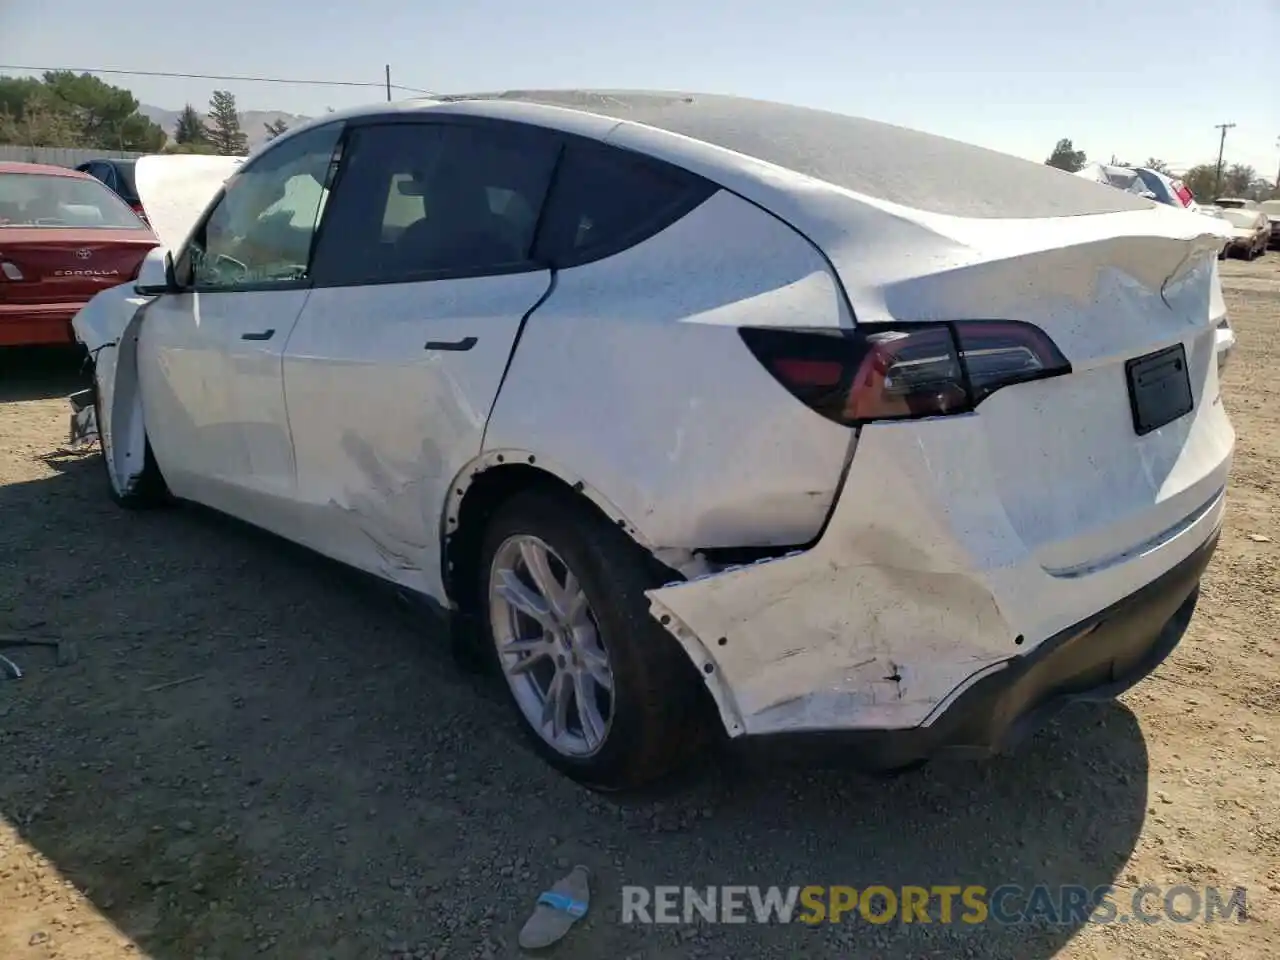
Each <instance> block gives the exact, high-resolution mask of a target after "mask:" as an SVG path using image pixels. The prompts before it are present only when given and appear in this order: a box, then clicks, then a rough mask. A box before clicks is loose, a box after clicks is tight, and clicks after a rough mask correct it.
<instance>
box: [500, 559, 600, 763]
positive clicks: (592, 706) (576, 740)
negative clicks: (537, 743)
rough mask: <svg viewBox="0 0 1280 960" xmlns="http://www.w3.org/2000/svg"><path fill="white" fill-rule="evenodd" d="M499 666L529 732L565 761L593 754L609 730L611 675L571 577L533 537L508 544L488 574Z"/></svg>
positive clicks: (589, 612)
mask: <svg viewBox="0 0 1280 960" xmlns="http://www.w3.org/2000/svg"><path fill="white" fill-rule="evenodd" d="M489 623H490V625H491V627H492V632H493V642H494V644H495V646H496V647H497V652H498V661H499V663H500V664H501V666H502V672H503V674H504V675H505V676H506V678H507V683H508V685H509V686H510V687H511V693H512V695H513V696H514V697H515V700H516V705H517V706H519V708H520V712H521V713H522V714H524V717H525V719H526V720H527V721H528V723H529V725H530V726H531V727H532V728H533V729H534V730H536V731H537V732H538V735H539V736H540V737H542V739H543V740H545V741H546V742H547V744H548V745H549V746H550V747H551V748H552V749H553V750H555V751H557V752H558V753H560V754H563V755H564V756H567V757H590V756H592V755H594V754H595V753H597V752H598V751H599V750H600V748H601V747H602V746H604V742H605V740H606V738H607V737H608V735H609V730H610V727H611V726H612V723H613V713H614V695H613V668H612V664H611V663H610V660H609V653H608V651H607V650H606V649H605V646H604V643H603V642H602V641H601V638H600V626H599V624H598V623H597V621H596V617H595V614H594V613H593V611H592V609H591V604H590V602H589V601H588V600H587V595H586V593H585V592H584V591H583V589H582V585H581V583H580V582H579V581H578V578H577V576H576V575H575V574H574V573H573V571H572V570H570V569H569V566H568V564H566V563H565V562H564V560H563V559H561V557H560V556H559V554H557V553H556V552H555V551H554V550H553V549H551V547H550V546H548V544H547V543H546V542H545V541H543V540H540V539H539V538H538V537H535V536H531V535H529V534H519V535H516V536H512V537H508V538H507V539H506V540H505V541H503V543H502V545H501V546H500V547H499V548H498V550H497V552H496V553H495V554H494V557H493V563H492V564H491V565H490V568H489Z"/></svg>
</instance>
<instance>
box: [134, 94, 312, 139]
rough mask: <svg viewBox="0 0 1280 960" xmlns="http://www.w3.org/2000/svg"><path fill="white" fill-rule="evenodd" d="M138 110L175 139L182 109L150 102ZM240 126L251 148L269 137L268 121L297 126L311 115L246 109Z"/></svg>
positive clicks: (241, 114)
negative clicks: (157, 105) (155, 105)
mask: <svg viewBox="0 0 1280 960" xmlns="http://www.w3.org/2000/svg"><path fill="white" fill-rule="evenodd" d="M138 112H139V113H141V114H142V115H143V116H145V117H146V118H147V119H149V120H150V121H151V122H152V123H156V124H159V125H160V126H161V127H162V128H164V132H165V133H167V134H168V135H169V138H170V139H173V129H174V127H175V126H177V124H178V117H179V116H181V114H182V111H181V110H166V109H165V108H164V107H154V106H152V105H151V104H149V103H143V104H139V106H138ZM239 116H240V128H241V129H242V130H244V133H245V136H246V137H248V138H249V149H251V150H252V149H253V148H254V147H256V146H258V144H260V143H262V142H263V141H265V140H266V139H267V127H266V125H267V124H268V123H276V122H277V121H281V120H283V121H284V122H285V124H287V125H288V126H290V127H296V126H297V125H298V124H300V123H302V122H304V121H306V120H310V119H311V118H310V117H304V116H300V115H299V114H296V113H285V112H283V111H281V110H245V111H243V112H241V113H240V115H239ZM200 119H201V120H205V121H207V120H208V119H209V118H208V116H207V115H206V114H204V113H201V114H200Z"/></svg>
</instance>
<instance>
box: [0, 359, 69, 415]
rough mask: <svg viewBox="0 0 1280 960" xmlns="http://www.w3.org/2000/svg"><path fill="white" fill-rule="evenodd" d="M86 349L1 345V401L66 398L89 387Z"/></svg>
mask: <svg viewBox="0 0 1280 960" xmlns="http://www.w3.org/2000/svg"><path fill="white" fill-rule="evenodd" d="M84 360H85V354H84V348H82V347H80V346H78V345H76V346H65V347H64V346H51V347H0V403H10V402H13V401H17V400H49V399H52V398H54V397H65V396H69V395H70V394H72V393H75V392H76V391H77V390H82V389H84V388H85V387H87V386H89V378H88V376H87V375H86V374H85V373H84V372H83V366H84Z"/></svg>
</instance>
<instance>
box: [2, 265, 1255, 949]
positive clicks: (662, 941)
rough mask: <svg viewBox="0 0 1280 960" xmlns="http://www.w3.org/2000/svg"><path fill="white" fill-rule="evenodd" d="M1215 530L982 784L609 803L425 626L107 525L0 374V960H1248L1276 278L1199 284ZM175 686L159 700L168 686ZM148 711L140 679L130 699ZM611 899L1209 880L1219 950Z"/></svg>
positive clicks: (213, 542)
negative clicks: (1225, 917)
mask: <svg viewBox="0 0 1280 960" xmlns="http://www.w3.org/2000/svg"><path fill="white" fill-rule="evenodd" d="M1224 273H1226V274H1227V275H1228V277H1229V280H1228V300H1229V302H1230V306H1231V310H1232V319H1233V322H1234V323H1235V325H1236V329H1237V332H1238V335H1239V337H1240V339H1241V346H1240V349H1239V351H1238V353H1237V356H1236V358H1235V359H1234V361H1233V366H1232V368H1231V369H1230V371H1229V376H1228V378H1227V381H1228V388H1227V398H1228V406H1229V408H1230V410H1231V413H1232V415H1233V418H1234V421H1235V425H1236V430H1237V432H1238V435H1239V445H1238V459H1237V462H1236V467H1235V473H1234V480H1233V487H1232V497H1233V500H1232V505H1231V508H1230V512H1229V517H1228V521H1227V527H1226V531H1225V534H1224V536H1223V539H1222V544H1221V548H1220V549H1219V551H1218V554H1217V557H1216V559H1215V560H1214V562H1213V565H1212V567H1211V568H1210V571H1209V573H1208V577H1207V581H1206V583H1205V588H1204V594H1203V599H1202V602H1201V606H1200V608H1199V612H1198V614H1197V616H1196V618H1195V621H1194V623H1193V625H1192V628H1191V631H1190V633H1189V635H1188V636H1187V638H1186V640H1185V641H1184V643H1183V644H1182V646H1181V647H1180V648H1179V650H1178V651H1177V652H1176V654H1175V655H1174V657H1173V658H1172V660H1171V661H1170V662H1169V663H1167V664H1166V665H1165V666H1164V667H1163V668H1162V669H1161V670H1159V671H1158V673H1157V674H1155V675H1154V676H1153V677H1152V678H1150V679H1149V680H1147V681H1146V682H1144V683H1143V684H1141V685H1140V686H1139V687H1138V688H1136V689H1135V690H1134V691H1133V692H1131V693H1130V694H1129V695H1127V696H1126V697H1125V698H1124V700H1123V702H1122V703H1120V704H1115V705H1109V706H1102V707H1088V708H1086V707H1079V708H1074V709H1073V710H1072V711H1070V712H1069V713H1067V714H1066V715H1064V716H1063V718H1062V719H1061V720H1060V721H1059V722H1058V723H1056V724H1055V725H1054V726H1053V727H1051V728H1050V729H1049V730H1047V731H1045V732H1044V733H1042V734H1041V735H1039V736H1038V737H1037V738H1036V739H1035V740H1034V741H1032V742H1031V743H1030V744H1028V745H1026V746H1025V747H1024V748H1023V749H1022V750H1021V752H1019V753H1018V754H1017V755H1016V756H1014V757H1012V758H1008V759H1001V760H998V761H995V762H992V763H989V764H974V765H970V764H962V763H947V764H937V765H934V766H931V767H927V768H925V769H923V770H920V771H917V772H915V773H913V774H910V775H907V776H903V777H899V778H896V779H892V780H888V781H885V780H874V779H867V778H863V777H860V776H857V775H854V774H853V773H850V772H849V771H847V770H845V769H841V768H839V767H838V766H827V767H823V768H822V769H813V768H808V767H802V766H797V765H791V766H786V767H781V766H776V767H769V768H761V767H760V765H759V764H744V763H742V762H740V761H735V760H731V759H728V758H719V759H715V760H714V761H713V762H712V763H710V764H709V765H708V769H706V770H705V771H704V772H703V773H702V774H701V775H700V776H699V777H697V779H696V780H695V781H694V782H692V783H686V784H683V785H681V786H680V787H679V789H678V790H674V791H668V792H667V793H665V794H664V795H663V796H661V797H650V798H644V799H640V800H635V801H632V802H628V803H626V804H615V803H613V802H611V801H605V800H601V799H599V798H595V797H593V796H592V795H590V794H588V793H586V792H585V791H583V790H581V789H579V788H577V787H576V786H574V785H573V784H571V783H569V782H568V781H566V780H563V779H561V778H559V777H557V776H555V775H553V774H552V773H551V772H550V771H549V770H548V769H547V768H546V767H544V766H543V765H542V764H541V763H540V762H539V761H538V760H536V759H535V758H534V757H533V756H532V755H531V754H530V753H529V752H528V751H527V750H526V749H525V748H524V747H523V746H522V745H521V744H520V742H519V740H518V739H517V737H516V736H515V731H514V730H513V727H512V721H511V720H510V719H509V718H508V714H507V713H506V711H505V709H504V707H503V705H502V704H501V703H500V702H499V701H498V700H497V699H496V697H495V695H494V694H493V692H492V689H491V688H485V687H484V686H483V685H482V684H480V683H479V682H478V681H476V680H475V679H473V678H472V677H469V676H467V675H464V674H462V673H460V672H459V671H458V670H457V669H456V668H455V667H454V666H453V665H452V662H451V660H450V658H449V657H448V655H447V653H446V651H445V649H444V647H443V645H442V644H441V643H440V642H438V639H439V638H438V636H436V631H434V629H433V628H432V627H431V626H430V625H429V624H427V623H425V622H418V621H416V620H415V619H413V618H412V617H410V616H408V615H406V614H405V613H404V612H402V611H399V610H396V609H394V608H393V606H392V605H389V604H388V603H387V602H386V601H385V600H384V599H383V598H382V596H381V595H380V594H375V593H373V592H371V591H369V590H368V589H367V588H366V587H365V586H364V585H363V584H362V583H360V582H359V581H357V580H356V579H355V578H354V577H352V576H351V575H348V574H346V573H345V572H343V571H341V570H337V569H335V568H334V567H332V566H331V565H329V564H326V563H324V562H322V561H319V560H317V559H315V558H313V557H310V556H308V555H306V554H304V553H302V552H301V551H298V550H296V549H293V548H290V547H288V546H287V545H284V544H282V543H280V542H278V541H275V540H273V539H271V538H268V537H266V536H264V535H261V534H257V533H255V532H253V531H250V530H246V529H245V528H243V527H242V526H239V525H236V524H233V523H230V522H228V521H224V520H219V519H218V518H216V517H210V516H208V515H206V514H204V513H202V512H200V511H197V510H194V509H177V510H169V511H160V512H155V513H150V514H144V515H129V514H126V513H124V512H122V511H120V510H118V509H116V508H115V507H114V506H112V504H111V503H110V502H109V501H108V500H107V498H106V495H105V493H104V491H103V477H102V470H101V464H100V462H99V458H98V456H97V455H96V454H88V455H64V454H60V453H59V452H58V451H59V447H60V444H61V442H62V441H63V439H64V437H65V431H66V405H65V400H64V399H63V398H64V397H65V395H66V393H68V392H69V391H70V390H71V389H72V388H73V387H74V386H75V382H76V380H75V374H74V364H68V363H67V361H66V360H65V359H61V360H60V359H59V358H56V357H54V358H52V359H51V358H49V357H43V356H32V355H30V354H22V355H17V354H11V355H9V356H6V357H0V364H2V365H3V367H0V632H4V631H6V630H7V631H17V632H23V633H28V634H46V635H51V636H57V637H62V638H66V639H71V640H74V641H75V642H76V643H77V644H78V647H79V658H78V659H77V660H76V662H74V663H73V664H71V665H67V666H62V667H59V666H56V665H55V662H54V657H53V655H52V653H51V652H50V651H48V650H42V649H36V648H29V649H17V650H12V651H9V652H10V653H11V655H12V656H13V658H14V659H15V660H16V661H18V662H19V663H20V664H21V665H22V666H23V667H24V668H25V670H26V671H27V676H26V677H25V679H23V680H21V681H7V682H6V681H0V957H3V958H5V960H22V958H28V957H30V958H45V957H66V958H86V960H89V958H91V960H107V958H117V957H139V956H147V957H152V958H155V960H192V958H200V957H205V958H213V957H218V958H243V957H250V956H264V957H281V958H286V960H318V958H334V960H345V958H365V957H370V958H382V957H435V958H443V957H448V958H461V957H511V956H516V955H517V950H516V948H515V935H516V932H517V931H518V929H519V927H520V924H521V923H522V922H523V919H524V917H525V916H526V915H527V911H528V910H529V909H530V907H531V904H532V902H533V900H534V898H535V897H536V896H537V893H538V892H539V891H540V890H542V889H544V888H545V886H546V885H548V884H549V883H550V882H552V881H553V880H554V879H555V878H557V877H558V876H560V875H561V874H563V873H564V872H565V869H564V868H566V867H567V866H569V865H570V864H571V863H576V862H582V863H586V864H588V865H589V866H590V867H591V868H592V869H593V870H594V872H595V886H594V890H595V898H594V900H593V905H592V910H591V914H590V916H589V918H588V919H587V920H585V921H583V922H582V923H580V924H579V926H578V928H577V929H575V930H574V931H573V932H572V933H571V934H570V936H569V937H568V938H567V939H566V940H565V941H564V942H562V943H561V944H560V945H559V946H558V947H557V948H555V949H554V950H553V951H551V953H552V955H553V956H556V957H563V958H576V960H588V958H589V960H602V958H616V960H623V958H627V957H635V958H640V957H644V958H656V957H679V958H686V957H687V958H696V957H707V958H713V960H722V958H751V957H794V956H802V955H803V956H813V957H820V956H830V957H845V956H854V955H856V956H858V957H860V958H861V957H880V956H883V957H890V956H893V957H946V958H953V957H959V956H975V957H991V958H1000V957H1010V958H1013V957H1017V958H1040V957H1045V958H1047V957H1052V956H1060V957H1066V958H1093V957H1143V958H1155V957H1161V958H1165V957H1167V958H1178V960H1183V958H1194V957H1203V958H1218V957H1231V958H1233V960H1252V958H1258V960H1261V958H1273V957H1276V956H1280V766H1278V765H1277V763H1278V761H1280V659H1277V651H1280V643H1278V642H1277V640H1278V638H1280V590H1277V587H1278V586H1280V561H1278V558H1280V522H1278V521H1277V512H1276V505H1277V495H1278V493H1280V482H1278V481H1277V479H1276V472H1277V467H1278V466H1280V388H1278V387H1277V382H1278V380H1277V371H1280V254H1275V253H1272V254H1271V255H1269V256H1268V257H1267V258H1266V259H1264V260H1263V261H1260V262H1258V263H1255V264H1243V263H1228V264H1226V265H1225V267H1224ZM181 680H186V681H187V682H185V683H181V684H178V685H172V684H173V682H174V681H181ZM165 684H170V685H168V686H164V685H165ZM626 883H635V884H647V885H653V884H663V883H670V884H693V885H705V884H717V883H738V884H760V885H770V884H779V885H789V884H793V883H795V884H805V883H818V884H837V883H838V884H852V885H855V886H859V887H862V886H866V885H869V884H873V883H880V884H886V885H889V886H900V885H903V884H922V885H931V884H943V883H955V884H982V885H985V886H987V887H989V888H993V887H996V886H998V885H1000V884H1002V883H1015V884H1020V885H1023V886H1030V885H1032V884H1034V883H1046V884H1051V885H1057V884H1083V885H1085V886H1088V887H1094V886H1097V885H1100V884H1107V883H1114V884H1115V885H1116V886H1117V887H1119V888H1121V891H1120V894H1119V900H1120V903H1121V905H1122V906H1123V905H1125V903H1126V901H1124V899H1123V898H1124V897H1125V896H1126V895H1128V893H1131V891H1132V890H1133V889H1135V888H1137V887H1140V886H1142V885H1144V884H1159V885H1163V886H1170V885H1174V884H1192V885H1200V886H1204V885H1211V886H1214V885H1216V886H1220V887H1224V888H1228V887H1234V886H1236V885H1242V886H1244V887H1246V888H1247V890H1248V909H1247V919H1246V920H1245V922H1243V923H1238V922H1235V921H1232V922H1221V921H1219V922H1217V923H1212V924H1206V923H1201V922H1193V923H1186V924H1175V923H1170V922H1164V923H1160V924H1158V925H1144V924H1140V923H1129V924H1122V923H1114V924H1109V925H1085V924H1080V923H1075V924H1070V925H1061V926H1055V925H1049V924H1044V923H1039V924H1035V925H1023V926H1003V927H1002V926H999V925H996V924H987V925H984V926H981V927H975V926H965V925H962V924H955V925H950V926H943V925H939V924H937V923H934V924H932V925H921V924H912V925H908V926H902V925H899V924H897V923H893V924H889V925H886V926H872V925H869V924H866V923H863V922H859V921H855V922H853V923H846V924H842V925H839V926H831V925H823V926H820V927H817V928H802V927H801V926H800V925H798V924H797V925H791V926H771V927H760V926H756V925H745V926H724V925H720V926H708V925H705V924H703V925H693V926H689V927H682V926H674V927H673V926H668V927H661V928H654V927H647V928H646V927H641V926H636V925H629V926H624V925H622V924H621V923H620V922H619V916H620V906H621V894H620V887H621V886H622V885H623V884H626Z"/></svg>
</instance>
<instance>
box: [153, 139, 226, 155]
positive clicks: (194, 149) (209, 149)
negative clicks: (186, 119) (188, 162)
mask: <svg viewBox="0 0 1280 960" xmlns="http://www.w3.org/2000/svg"><path fill="white" fill-rule="evenodd" d="M164 152H165V153H204V154H216V153H217V152H218V151H217V150H216V149H215V148H214V146H213V144H211V143H206V142H204V141H201V140H197V141H195V142H194V143H171V144H169V145H168V146H167V147H165V148H164Z"/></svg>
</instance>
